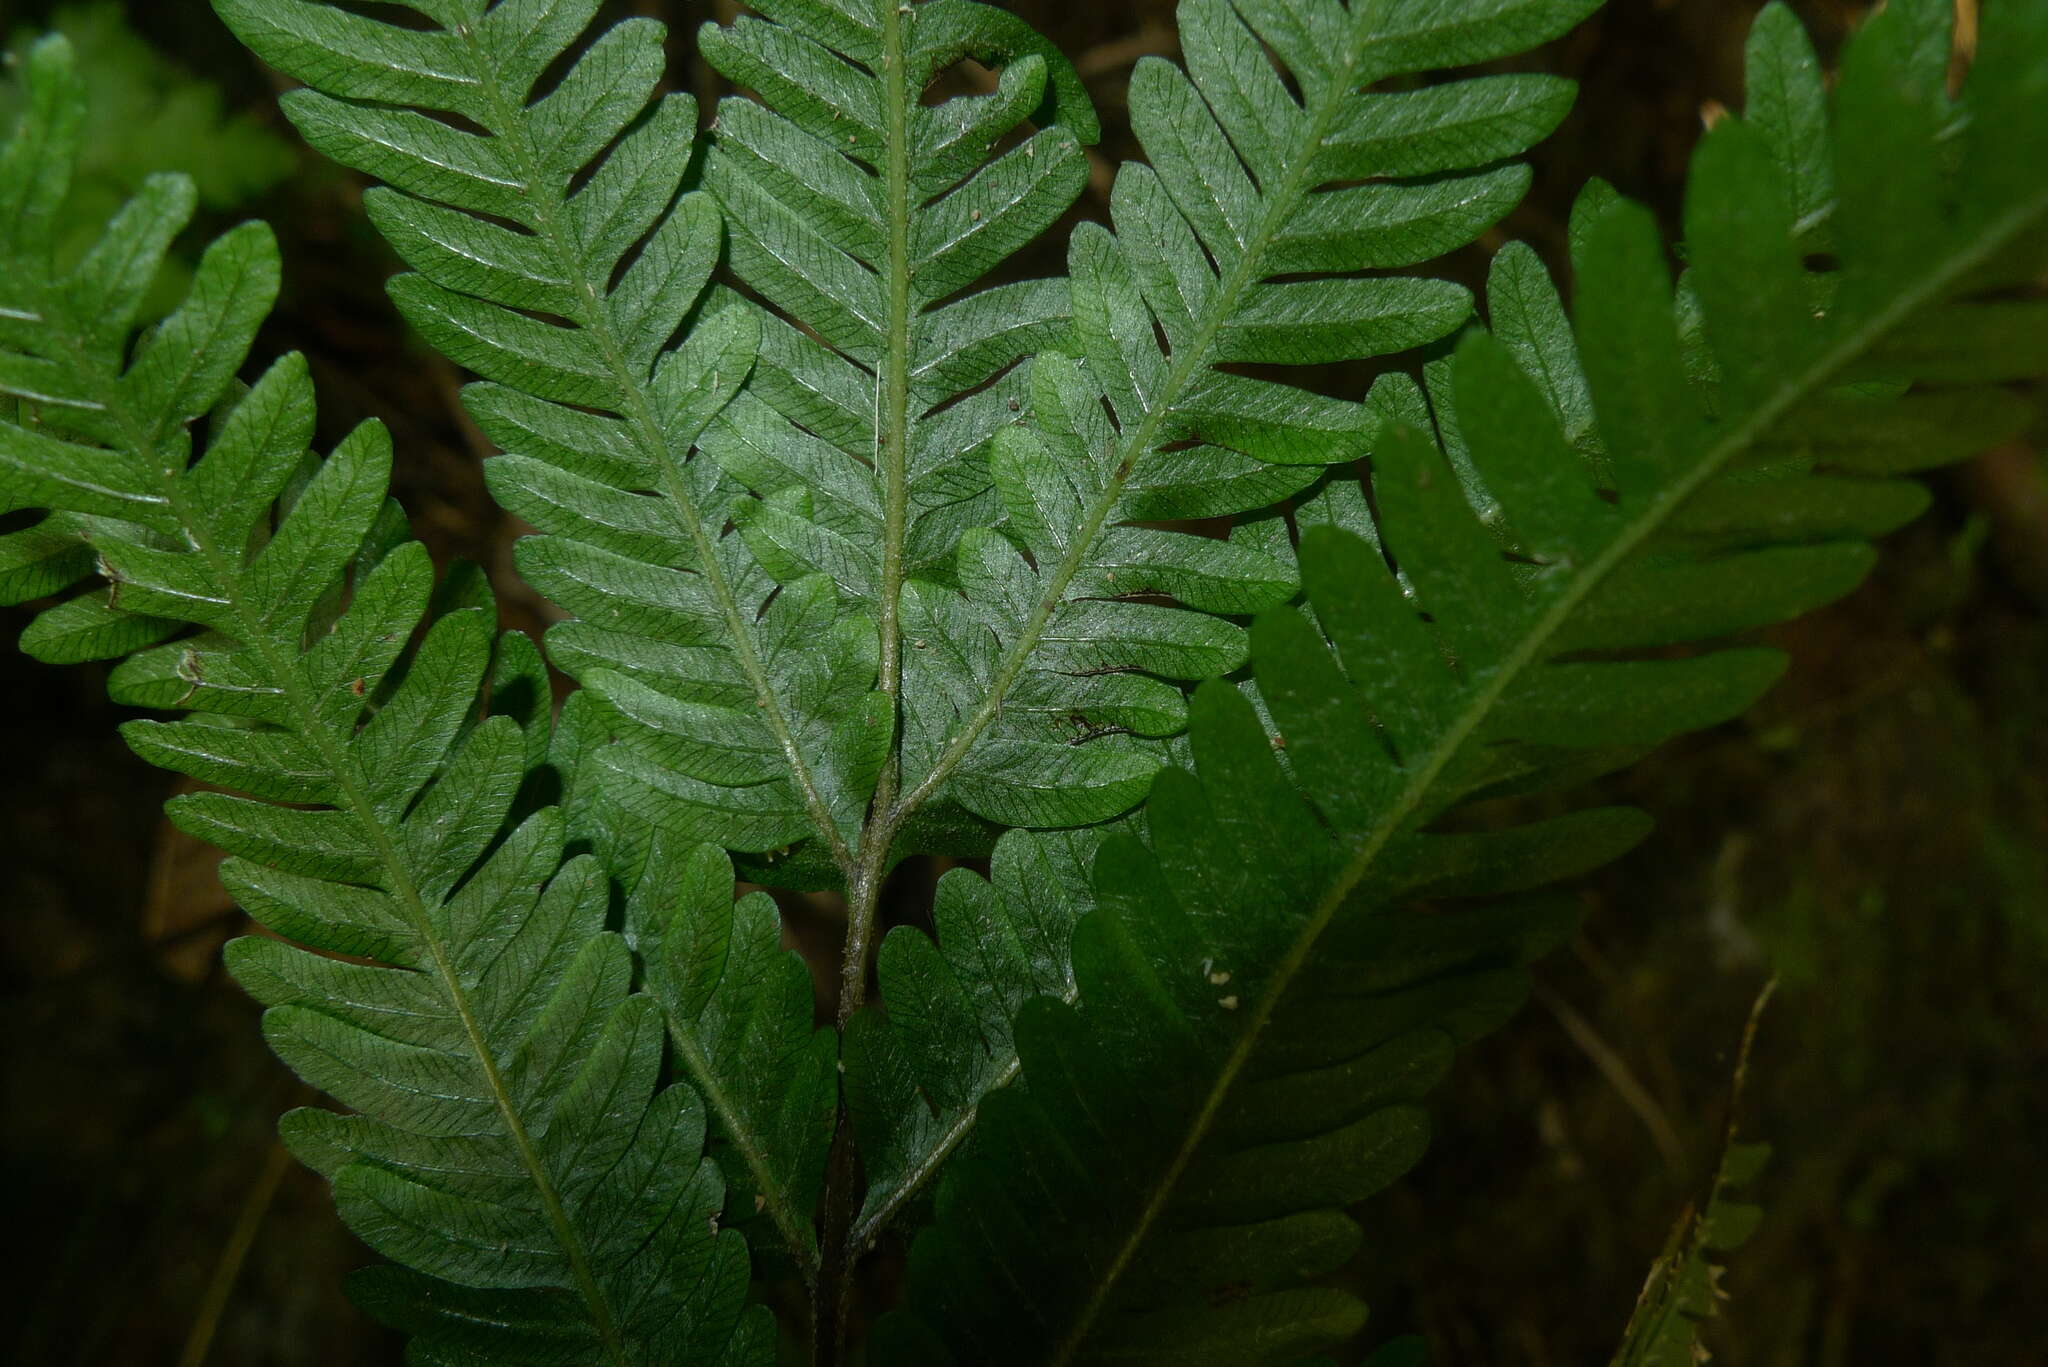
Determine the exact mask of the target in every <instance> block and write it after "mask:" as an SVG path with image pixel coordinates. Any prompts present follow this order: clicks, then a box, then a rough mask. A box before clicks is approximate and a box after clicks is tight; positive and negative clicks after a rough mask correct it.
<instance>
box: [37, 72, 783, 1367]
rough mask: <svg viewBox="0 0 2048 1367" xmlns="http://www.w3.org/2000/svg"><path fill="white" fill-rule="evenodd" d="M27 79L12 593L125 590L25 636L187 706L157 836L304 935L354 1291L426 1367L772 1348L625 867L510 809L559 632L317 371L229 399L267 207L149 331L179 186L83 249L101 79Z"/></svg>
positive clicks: (287, 1051) (300, 947) (132, 693)
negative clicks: (392, 1263) (511, 588)
mask: <svg viewBox="0 0 2048 1367" xmlns="http://www.w3.org/2000/svg"><path fill="white" fill-rule="evenodd" d="M26 67H27V71H26V78H27V91H28V99H27V106H26V109H25V111H24V114H23V116H22V119H21V121H20V126H19V129H18V131H16V133H15V134H14V136H13V137H12V138H11V139H10V140H9V141H8V142H7V143H6V145H5V148H4V150H0V397H4V403H5V408H4V409H0V499H4V502H0V507H5V508H7V509H10V510H11V509H15V508H21V507H39V508H46V509H50V510H51V512H50V514H49V516H48V517H47V518H46V519H45V520H44V522H42V523H41V524H39V525H38V526H36V527H34V528H31V529H29V530H27V531H24V532H18V533H15V534H13V535H11V536H9V537H7V538H5V539H4V540H0V564H4V565H5V566H6V569H7V574H6V590H7V597H8V599H9V601H20V600H22V599H23V598H26V597H34V596H42V595H47V594H49V593H50V592H52V591H56V590H59V589H62V588H65V587H68V586H70V585H71V584H72V583H73V582H75V581H76V580H77V579H79V578H80V577H81V576H82V575H83V574H86V573H89V572H91V571H93V570H94V569H95V568H96V569H97V571H98V575H99V577H101V578H103V579H104V580H105V581H107V584H108V587H107V588H105V589H93V590H87V591H86V592H85V593H83V594H82V595H80V596H78V597H74V598H71V599H69V600H68V601H66V602H64V603H62V604H60V605H59V606H57V607H55V608H52V609H50V610H49V611H47V612H45V613H44V614H43V615H42V616H41V617H39V618H38V619H37V621H36V623H35V625H34V626H33V627H31V629H30V636H29V640H28V642H27V644H28V646H29V647H30V649H31V650H33V651H35V652H36V653H38V654H40V655H42V656H43V657H44V658H53V659H76V658H91V657H96V658H112V657H117V656H123V655H126V656H128V658H127V659H125V660H123V661H122V663H121V664H120V665H119V666H117V667H116V668H115V670H114V672H113V675H112V679H111V688H112V692H113V695H114V697H115V698H116V699H117V700H119V701H121V702H125V703H129V704H133V705H136V706H141V707H145V708H151V709H156V710H163V711H179V712H184V713H186V714H187V717H186V719H184V720H177V721H159V720H147V721H134V722H130V723H128V724H127V725H126V726H125V727H124V728H123V733H124V735H125V736H126V737H127V739H128V741H129V743H130V744H131V745H132V746H133V747H134V748H135V750H136V751H137V753H139V754H141V755H142V756H143V757H144V758H146V759H148V760H150V761H151V762H153V763H156V764H160V765H163V766H165V767H167V768H172V769H176V770H178V771H180V772H182V773H185V774H188V775H190V776H192V777H193V778H195V779H199V780H201V781H202V782H203V783H205V784H207V785H209V789H208V790H207V791H202V792H197V793H193V794H190V795H188V796H184V797H180V798H177V799H175V800H174V801H173V802H172V803H171V804H170V813H171V817H172V819H173V820H174V821H175V822H176V823H177V824H178V825H179V826H180V827H181V828H182V829H184V830H186V831H188V832H190V833H192V834H194V835H198V836H200V837H202V838H205V839H207V840H211V841H213V842H214V843H216V844H218V845H220V846H221V847H222V848H224V849H226V850H227V851H228V852H229V854H230V856H231V858H230V859H229V860H228V861H227V863H226V864H224V865H223V866H222V870H221V874H222V878H223V879H224V881H225V882H226V883H227V885H228V886H229V888H230V889H231V890H232V891H233V892H234V894H235V896H236V899H237V900H238V901H239V902H240V903H241V905H242V906H243V907H244V908H245V909H247V910H248V911H249V912H250V914H251V915H253V916H255V917H257V918H258V919H259V920H260V921H262V922H263V923H264V924H265V925H267V926H268V927H269V928H270V929H271V930H273V931H275V932H276V933H277V935H278V936H282V937H286V938H270V937H262V936H251V937H248V938H244V939H241V940H237V941H236V942H234V943H233V944H231V945H230V946H229V948H228V962H229V966H230V967H231V968H232V970H233V971H234V973H235V976H236V977H237V978H238V979H239V980H240V981H241V983H242V984H243V986H244V987H246V988H247V989H248V990H249V992H250V993H251V994H252V995H254V996H255V997H257V998H258V999H259V1000H261V1001H263V1002H264V1003H265V1004H266V1005H268V1006H269V1008H270V1009H269V1011H268V1012H267V1013H266V1015H265V1016H264V1033H265V1035H266V1036H267V1037H268V1039H269V1040H270V1042H271V1045H272V1047H273V1048H275V1049H276V1050H277V1052H278V1053H279V1055H281V1056H282V1057H283V1058H284V1059H285V1061H286V1062H287V1063H289V1064H291V1066H292V1067H293V1068H295V1069H296V1070H297V1071H298V1072H299V1073H300V1074H301V1076H303V1077H305V1078H306V1079H307V1080H308V1081H309V1082H312V1083H314V1084H315V1085H317V1086H319V1087H320V1088H321V1089H323V1090H324V1091H326V1092H328V1093H329V1094H331V1095H332V1096H334V1097H335V1098H336V1099H337V1100H338V1101H340V1102H342V1103H343V1104H344V1105H346V1106H348V1107H349V1108H350V1113H348V1114H338V1113H336V1112H333V1111H328V1110H320V1109H306V1110H300V1111H295V1112H293V1113H292V1114H291V1115H289V1116H287V1117H286V1118H285V1121H284V1134H285V1139H286V1142H287V1143H288V1144H289V1145H290V1146H291V1148H292V1150H293V1152H295V1153H296V1154H298V1155H299V1157H300V1158H302V1159H303V1160H305V1161H306V1162H307V1163H309V1164H310V1165H312V1166H313V1167H316V1168H318V1169H320V1170H321V1171H323V1172H325V1173H327V1174H328V1175H330V1176H331V1177H332V1179H333V1182H334V1191H335V1199H336V1201H337V1203H338V1204H339V1206H340V1208H341V1212H342V1215H343V1217H344V1218H345V1219H346V1220H347V1221H348V1222H349V1225H350V1226H351V1227H352V1228H353V1229H354V1230H355V1231H356V1233H357V1234H359V1235H360V1236H361V1237H362V1238H363V1239H364V1241H365V1242H367V1243H368V1244H370V1245H371V1246H372V1247H373V1248H376V1249H377V1250H379V1251H380V1252H382V1253H384V1254H386V1255H387V1256H389V1257H391V1258H393V1259H394V1260H396V1261H397V1262H398V1263H400V1264H402V1265H403V1266H402V1267H400V1268H385V1269H377V1270H373V1271H371V1272H370V1273H367V1274H365V1276H364V1277H363V1279H362V1282H361V1285H360V1293H361V1297H362V1299H363V1300H364V1301H365V1303H366V1304H368V1305H369V1306H370V1307H371V1308H372V1309H373V1310H375V1311H376V1312H377V1313H379V1314H380V1315H383V1316H384V1317H386V1318H388V1319H389V1320H390V1321H391V1322H393V1323H395V1324H399V1325H402V1326H403V1327H405V1328H407V1329H409V1330H411V1331H412V1332H413V1333H415V1334H416V1335H418V1338H417V1340H416V1344H415V1350H414V1356H413V1360H414V1361H418V1362H432V1363H457V1362H471V1363H473V1362H492V1363H511V1362H550V1363H572V1362H573V1363H591V1364H598V1363H603V1364H611V1365H613V1367H626V1365H627V1364H647V1365H648V1367H653V1365H654V1364H666V1363H673V1362H677V1361H687V1362H704V1363H712V1362H733V1363H747V1362H761V1361H764V1360H765V1355H769V1354H771V1351H772V1345H771V1338H772V1331H771V1330H769V1329H768V1328H767V1326H766V1325H764V1323H763V1322H762V1315H761V1312H759V1311H755V1312H752V1313H749V1312H748V1311H746V1309H745V1304H744V1302H745V1294H746V1285H747V1259H746V1247H745V1241H744V1240H743V1239H742V1238H741V1237H740V1236H739V1235H738V1234H736V1233H731V1232H727V1233H723V1234H721V1233H720V1232H719V1231H718V1229H717V1225H716V1215H717V1212H718V1210H719V1209H720V1206H721V1203H722V1184H721V1181H720V1178H719V1175H718V1172H717V1170H716V1168H715V1167H713V1166H712V1165H711V1164H709V1163H707V1162H705V1161H704V1158H703V1143H704V1133H705V1117H704V1111H703V1107H702V1105H701V1103H700V1102H699V1100H698V1098H697V1097H696V1095H695V1094H694V1093H693V1092H692V1091H691V1090H690V1089H689V1087H687V1086H685V1085H676V1086H669V1087H662V1086H660V1071H661V1062H662V1027H661V1019H660V1012H659V1010H658V1008H657V1007H656V1006H655V1005H654V1003H653V1002H652V1001H650V1000H649V999H648V998H646V997H644V996H640V995H637V994H635V993H634V992H633V991H632V985H633V984H632V980H633V965H632V960H631V956H630V955H629V953H628V951H627V948H626V944H625V942H624V940H622V939H621V938H620V937H619V936H617V935H614V934H610V933H607V932H606V931H605V928H604V926H605V914H606V908H607V902H608V897H607V887H606V882H605V879H604V877H603V876H602V874H601V873H600V871H599V870H598V868H597V866H596V863H595V861H594V860H592V859H590V858H588V857H585V858H581V859H577V860H573V861H570V862H569V863H567V864H566V865H565V864H564V863H563V856H562V846H563V831H562V821H561V818H560V817H559V816H558V815H557V814H556V813H555V811H554V810H553V809H543V810H539V811H534V812H531V813H521V812H520V811H519V810H518V808H519V800H520V794H521V790H522V788H523V787H525V785H526V784H527V782H528V780H529V779H530V778H532V777H533V776H534V775H535V774H536V772H537V771H538V770H539V769H540V768H541V767H542V766H544V765H546V764H547V762H548V759H549V745H550V726H549V718H548V714H547V702H548V692H547V689H546V686H545V677H544V675H543V674H542V672H541V669H540V662H539V658H538V656H537V653H536V652H535V651H534V649H533V647H532V645H531V644H530V643H528V642H527V641H526V640H525V638H523V637H519V636H507V637H505V638H503V639H502V640H501V641H498V642H497V643H496V644H495V645H494V642H493V636H494V634H495V623H494V621H493V612H492V607H491V604H490V603H489V601H488V600H487V599H486V600H484V601H480V602H473V603H464V602H460V601H450V600H447V599H445V598H444V600H443V601H441V602H439V603H436V602H435V601H434V584H433V578H434V576H433V570H432V567H431V565H430V564H429V563H428V560H427V556H426V552H425V550H424V549H423V548H422V547H421V546H420V545H419V544H418V543H417V542H413V541H410V540H407V539H406V538H405V535H404V522H403V518H402V517H401V515H400V514H399V512H398V509H397V507H396V505H394V504H392V503H390V502H389V501H388V500H387V499H386V496H385V486H386V483H387V479H388V475H389V469H390V459H391V450H390V443H389V439H388V438H387V437H386V436H385V434H384V432H383V431H382V429H381V428H379V427H377V426H375V425H369V426H365V427H363V428H360V429H358V430H357V431H356V432H354V433H353V434H351V435H350V436H349V437H348V438H347V439H345V440H344V441H343V442H342V443H341V445H340V446H339V447H338V448H336V450H335V451H334V453H333V454H332V455H331V456H328V457H326V458H325V459H319V458H315V457H313V456H311V455H310V454H309V453H308V452H307V449H306V448H307V443H308V441H309V439H310V437H311V434H312V429H313V395H312V385H311V382H310V380H309V379H308V377H307V373H306V366H305V362H304V361H303V360H302V359H301V358H299V357H296V356H290V357H286V358H285V359H283V360H281V361H279V362H277V363H276V364H275V365H274V366H272V367H271V368H270V369H269V370H268V371H267V372H265V374H264V375H263V377H262V378H261V379H260V380H258V381H257V382H256V384H255V385H254V386H253V387H250V388H248V389H246V390H244V389H241V388H240V387H238V386H236V385H235V383H234V375H235V371H236V369H237V368H238V367H239V366H240V365H241V364H242V362H243V361H244V359H245V358H246V357H247V354H248V350H249V346H250V343H251V341H252V339H253V337H254V335H255V331H256V328H257V326H258V325H259V324H260V323H261V322H262V320H263V318H264V316H265V314H266V313H267V312H268V310H269V308H270V305H271V302H272V300H273V298H274V296H275V294H276V290H277V282H278V263H277V252H276V246H275V243H274V242H273V241H272V239H271V236H270V234H269V231H268V230H267V229H265V228H264V227H263V226H261V225H260V224H250V225H247V226H244V227H242V228H238V229H236V230H234V231H233V232H230V233H228V234H227V235H226V236H224V237H222V238H221V239H219V240H218V241H216V242H215V243H214V244H213V245H212V246H211V247H210V248H209V249H208V250H207V252H206V254H205V256H204V257H203V258H202V259H201V261H200V263H199V266H198V269H197V271H196V273H195V275H194V278H193V284H192V288H191V291H190V292H189V294H188V295H187V296H186V297H185V299H184V301H183V302H182V303H181V304H180V305H179V307H178V308H177V309H176V311H174V312H173V313H172V314H171V315H170V316H169V317H168V318H166V319H165V320H164V321H163V323H162V324H160V325H159V326H158V327H156V328H154V329H153V330H151V331H150V332H148V333H147V334H145V335H144V336H143V337H142V338H141V339H140V340H139V341H136V340H135V339H133V338H132V337H131V331H130V328H131V320H132V319H133V317H134V315H135V312H136V310H137V308H138V307H139V305H140V302H141V300H142V298H143V296H144V293H145V292H146V291H147V289H148V288H149V286H150V283H151V281H152V280H153V279H154V278H155V275H156V272H157V269H158V267H159V265H160V263H161V260H162V256H163V253H164V250H165V248H166V247H167V245H168V243H169V241H170V239H171V237H172V236H173V235H174V234H175V233H176V232H177V231H178V229H179V227H180V226H182V224H183V221H184V219H185V217H186V215H188V214H189V213H190V211H191V207H192V202H193V198H194V191H193V187H192V185H191V182H190V181H188V180H185V179H183V178H180V177H175V176H166V177H157V178H153V179H152V180H151V181H149V182H148V184H147V185H146V186H145V188H144V191H143V195H142V197H141V198H140V199H138V200H137V201H135V202H134V203H133V204H131V205H130V206H129V207H128V208H127V209H126V210H124V211H123V212H122V213H121V214H120V215H118V216H117V217H116V218H115V219H114V220H113V221H112V223H110V224H108V225H106V227H105V231H104V233H103V235H102V236H101V237H100V238H99V240H98V242H97V243H96V244H95V245H94V247H93V248H92V249H91V250H90V251H88V252H87V253H86V254H85V256H84V258H83V260H82V261H80V262H79V263H78V265H77V266H76V268H75V269H72V270H69V271H62V270H60V269H59V268H58V266H57V264H56V259H55V258H56V251H57V248H56V243H57V241H58V239H59V238H60V237H61V236H62V234H63V232H64V231H65V230H66V229H67V228H68V227H69V226H70V224H71V222H72V213H71V211H70V210H69V209H68V208H67V205H66V198H67V193H66V192H67V189H68V181H69V178H70V170H71V167H72V164H73V161H74V158H75V154H76V149H77V144H78V140H79V137H80V130H81V126H82V125H83V123H84V114H85V98H84V91H83V88H82V86H81V85H80V83H79V82H78V81H77V79H76V78H75V77H74V76H73V74H72V69H71V68H72V58H71V51H70V48H69V46H68V44H67V43H66V42H65V41H64V40H63V39H62V38H49V39H45V40H43V41H42V42H40V43H38V44H36V45H35V46H34V47H33V48H31V49H30V50H29V53H28V57H27V61H26ZM131 347H132V350H131ZM209 415H210V416H209ZM202 417H206V418H208V419H209V420H208V423H207V426H206V429H205V434H204V437H203V439H195V434H194V433H193V432H192V431H191V430H190V427H189V425H190V424H191V423H193V422H194V421H195V420H198V419H200V418H202ZM195 447H199V448H201V451H200V454H199V455H198V458H197V459H195V458H194V451H195ZM415 637H417V639H415ZM215 789H231V790H234V792H228V791H217V790H215ZM238 794H246V796H244V795H238ZM292 942H296V943H292ZM342 956H346V957H342Z"/></svg>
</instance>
